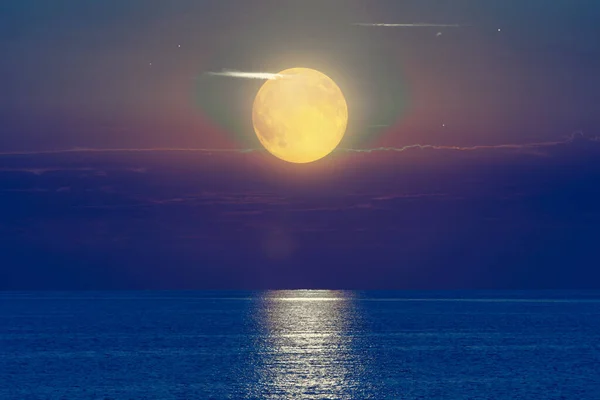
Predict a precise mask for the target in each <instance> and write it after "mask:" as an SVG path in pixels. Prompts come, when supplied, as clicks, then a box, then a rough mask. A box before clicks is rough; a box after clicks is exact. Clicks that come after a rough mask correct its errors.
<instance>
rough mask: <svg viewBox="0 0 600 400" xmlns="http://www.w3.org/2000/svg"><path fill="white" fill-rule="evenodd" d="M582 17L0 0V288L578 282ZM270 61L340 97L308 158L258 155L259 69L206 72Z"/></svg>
mask: <svg viewBox="0 0 600 400" xmlns="http://www.w3.org/2000/svg"><path fill="white" fill-rule="evenodd" d="M599 19H600V3H598V2H597V1H595V0H570V1H567V0H555V1H552V2H550V1H547V0H543V1H542V0H527V1H517V0H505V1H502V2H499V1H491V0H452V1H443V0H438V1H433V0H419V1H416V0H415V1H409V0H406V1H392V0H328V1H313V0H306V1H302V2H292V1H283V0H279V1H276V0H257V1H247V2H242V1H237V0H221V1H208V0H194V1H191V0H189V1H188V0H178V1H173V2H165V1H158V0H105V1H102V2H99V1H81V0H54V1H52V2H47V1H43V0H19V1H16V0H15V1H11V0H5V1H2V2H1V3H0V55H1V58H2V62H0V254H1V258H0V289H10V290H29V289H42V290H94V289H267V288H268V289H274V288H325V289H326V288H331V289H340V288H347V289H575V288H596V289H597V288H600V272H599V271H598V267H597V266H598V265H600V254H599V253H598V251H597V244H598V239H599V238H600V190H599V188H598V182H600V159H599V156H600V74H599V73H598V71H600V41H598V38H599V37H600V26H599V25H598V23H597V21H598V20H599ZM378 24H388V25H394V24H400V25H403V26H381V25H378ZM423 25H427V26H423ZM292 67H308V68H314V69H318V70H320V71H322V72H323V73H325V74H327V75H328V76H329V77H331V78H332V79H333V80H334V81H335V82H336V83H337V84H338V86H339V87H340V89H341V90H342V92H343V93H344V95H345V97H346V102H347V104H348V112H349V121H348V128H347V131H346V135H345V136H344V138H343V140H342V142H341V143H340V146H339V148H338V149H337V150H335V151H334V152H333V153H332V154H331V155H330V156H328V157H325V158H324V159H322V160H319V161H317V162H315V163H311V164H304V165H295V164H289V163H286V162H284V161H281V160H278V159H276V158H274V157H273V156H271V155H270V154H269V153H268V152H266V151H265V150H264V149H262V147H261V145H260V143H259V141H258V139H257V137H256V135H255V133H254V131H253V127H252V118H251V111H252V102H253V100H254V96H255V95H256V93H257V91H258V90H259V88H260V87H261V85H262V84H264V83H265V81H264V80H261V79H250V78H239V77H238V78H236V77H228V76H222V75H219V74H218V73H220V72H223V71H227V70H234V71H240V72H250V73H277V72H279V71H282V70H284V69H287V68H292ZM215 73H217V74H215Z"/></svg>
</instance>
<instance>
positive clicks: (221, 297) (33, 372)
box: [0, 290, 600, 400]
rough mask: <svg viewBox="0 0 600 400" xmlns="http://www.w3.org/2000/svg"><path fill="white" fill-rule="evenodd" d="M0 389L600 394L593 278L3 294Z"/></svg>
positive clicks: (267, 394) (26, 392) (161, 398)
mask: <svg viewBox="0 0 600 400" xmlns="http://www.w3.org/2000/svg"><path fill="white" fill-rule="evenodd" d="M0 399H1V400H13V399H14V400H29V399H31V400H34V399H35V400H44V399H52V400H55V399H56V400H59V399H60V400H64V399H69V400H70V399H74V400H86V399H94V400H96V399H97V400H108V399H113V400H117V399H118V400H121V399H123V400H130V399H135V400H137V399H152V400H171V399H173V400H174V399H182V400H192V399H198V400H207V399H240V400H241V399H357V400H360V399H406V400H408V399H448V400H462V399H527V400H532V399H540V400H545V399H573V400H584V399H589V400H598V399H600V293H599V292H385V291H381V292H379V291H377V292H368V291H367V292H352V291H319V290H315V291H312V290H310V291H271V292H269V291H267V292H240V291H214V292H213V291H198V292H194V291H190V292H160V291H156V292H154V291H148V292H60V293H59V292H53V293H49V292H5V293H0Z"/></svg>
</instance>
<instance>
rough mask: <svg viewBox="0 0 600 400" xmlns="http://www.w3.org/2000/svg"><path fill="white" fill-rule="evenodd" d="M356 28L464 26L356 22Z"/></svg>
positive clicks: (458, 26)
mask: <svg viewBox="0 0 600 400" xmlns="http://www.w3.org/2000/svg"><path fill="white" fill-rule="evenodd" d="M352 25H354V26H367V27H381V28H460V27H462V26H463V25H459V24H426V23H416V24H387V23H368V22H355V23H354V24H352Z"/></svg>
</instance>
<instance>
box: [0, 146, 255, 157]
mask: <svg viewBox="0 0 600 400" xmlns="http://www.w3.org/2000/svg"><path fill="white" fill-rule="evenodd" d="M256 150H258V149H201V148H182V147H181V148H180V147H157V148H145V149H144V148H140V149H135V148H129V149H94V148H86V147H76V148H73V149H58V150H39V151H35V150H33V151H7V152H0V156H35V155H46V154H48V155H51V154H68V153H158V152H189V153H206V154H211V153H250V152H253V151H256Z"/></svg>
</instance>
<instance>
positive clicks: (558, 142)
mask: <svg viewBox="0 0 600 400" xmlns="http://www.w3.org/2000/svg"><path fill="white" fill-rule="evenodd" d="M577 138H579V139H581V140H583V141H589V142H600V136H585V135H584V134H583V132H581V131H577V132H574V133H572V134H570V135H569V136H567V137H566V138H565V139H564V140H554V141H547V142H532V143H521V144H491V145H474V146H449V145H433V144H411V145H406V146H401V147H376V148H371V149H352V148H338V149H336V150H335V151H336V152H349V153H373V152H381V151H389V152H402V151H406V150H411V149H421V150H425V149H432V150H456V151H475V150H493V149H498V150H501V149H509V150H524V149H536V148H544V147H552V146H559V145H564V144H570V143H572V142H573V141H575V140H576V139H577ZM263 150H264V149H262V148H254V149H252V148H249V149H205V148H180V147H157V148H120V149H119V148H117V149H95V148H73V149H62V150H39V151H10V152H0V156H5V157H6V156H28V155H51V154H68V153H158V152H189V153H205V154H208V155H210V154H211V153H238V154H245V153H253V152H261V151H263ZM2 170H6V169H5V168H4V169H2Z"/></svg>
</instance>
